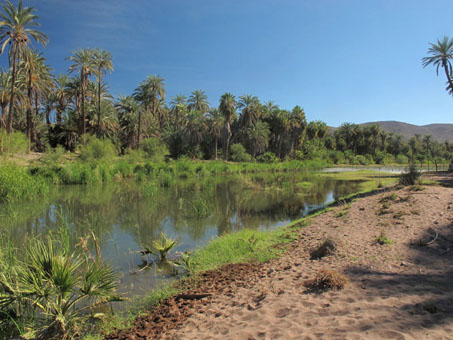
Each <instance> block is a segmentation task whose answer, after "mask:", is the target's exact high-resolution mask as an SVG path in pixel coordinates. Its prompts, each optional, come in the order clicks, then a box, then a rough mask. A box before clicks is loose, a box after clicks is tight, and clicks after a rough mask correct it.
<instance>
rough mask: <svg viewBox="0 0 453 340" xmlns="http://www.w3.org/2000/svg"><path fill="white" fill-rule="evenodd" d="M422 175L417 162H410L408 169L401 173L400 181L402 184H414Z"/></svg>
mask: <svg viewBox="0 0 453 340" xmlns="http://www.w3.org/2000/svg"><path fill="white" fill-rule="evenodd" d="M420 175H421V174H420V171H418V169H417V166H416V165H415V164H410V165H409V167H408V168H407V169H406V172H404V173H402V174H401V175H400V179H399V183H400V184H402V185H414V184H415V182H416V181H417V180H418V178H419V177H420Z"/></svg>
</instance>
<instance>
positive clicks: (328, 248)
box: [310, 238, 338, 260]
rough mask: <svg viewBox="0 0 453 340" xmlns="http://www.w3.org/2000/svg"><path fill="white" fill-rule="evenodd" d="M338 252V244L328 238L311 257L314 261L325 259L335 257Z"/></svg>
mask: <svg viewBox="0 0 453 340" xmlns="http://www.w3.org/2000/svg"><path fill="white" fill-rule="evenodd" d="M337 250H338V243H337V242H336V241H334V240H333V239H332V238H328V239H326V240H325V241H324V242H323V243H322V244H321V245H320V246H319V247H318V248H316V249H314V250H313V251H312V252H311V253H310V256H311V259H312V260H317V259H320V258H323V257H324V256H329V255H333V254H335V252H336V251H337Z"/></svg>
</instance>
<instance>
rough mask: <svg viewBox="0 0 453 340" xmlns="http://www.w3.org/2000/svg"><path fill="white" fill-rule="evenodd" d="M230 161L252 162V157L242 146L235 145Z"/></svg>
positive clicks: (231, 151)
mask: <svg viewBox="0 0 453 340" xmlns="http://www.w3.org/2000/svg"><path fill="white" fill-rule="evenodd" d="M230 159H231V160H232V161H233V162H250V161H251V160H252V156H250V155H249V154H248V153H247V151H245V148H244V147H243V146H242V144H233V145H231V149H230Z"/></svg>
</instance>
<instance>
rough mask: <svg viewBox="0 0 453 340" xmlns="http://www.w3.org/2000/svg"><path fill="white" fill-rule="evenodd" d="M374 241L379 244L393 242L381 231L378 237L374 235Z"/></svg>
mask: <svg viewBox="0 0 453 340" xmlns="http://www.w3.org/2000/svg"><path fill="white" fill-rule="evenodd" d="M375 241H376V243H377V244H380V245H391V244H393V241H392V240H391V239H389V238H388V237H387V236H386V235H385V234H384V232H381V234H380V235H379V236H378V237H376V239H375Z"/></svg>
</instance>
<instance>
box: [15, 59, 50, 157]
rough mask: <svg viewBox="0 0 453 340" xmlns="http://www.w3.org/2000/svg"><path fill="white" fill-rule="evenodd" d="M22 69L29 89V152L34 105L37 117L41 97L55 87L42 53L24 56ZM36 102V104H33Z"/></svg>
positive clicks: (27, 129) (32, 129)
mask: <svg viewBox="0 0 453 340" xmlns="http://www.w3.org/2000/svg"><path fill="white" fill-rule="evenodd" d="M21 66H22V69H23V70H24V71H25V76H26V88H27V99H28V100H27V117H26V121H27V128H26V132H27V133H26V135H27V139H28V151H30V146H31V142H32V136H33V134H34V133H33V132H34V124H33V114H32V113H33V104H35V110H36V115H38V114H39V99H40V97H41V95H43V94H45V93H47V92H50V89H51V87H52V86H53V83H54V81H53V75H52V72H51V68H50V67H49V66H48V65H46V64H45V58H44V57H43V56H42V53H38V52H36V51H31V50H28V51H27V52H26V53H25V54H24V62H23V65H21ZM33 101H34V103H33Z"/></svg>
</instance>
